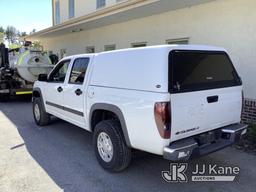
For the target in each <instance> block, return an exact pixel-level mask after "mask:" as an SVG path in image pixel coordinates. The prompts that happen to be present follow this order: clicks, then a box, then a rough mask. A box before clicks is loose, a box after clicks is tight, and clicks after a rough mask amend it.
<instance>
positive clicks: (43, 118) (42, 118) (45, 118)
mask: <svg viewBox="0 0 256 192" xmlns="http://www.w3.org/2000/svg"><path fill="white" fill-rule="evenodd" d="M36 105H37V106H38V108H39V113H40V114H39V116H38V117H39V118H37V117H36V114H35V106H36ZM33 116H34V119H35V122H36V124H37V125H39V126H46V125H49V123H50V114H49V113H47V112H46V111H45V108H44V104H43V102H42V99H41V98H33Z"/></svg>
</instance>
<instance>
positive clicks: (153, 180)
mask: <svg viewBox="0 0 256 192" xmlns="http://www.w3.org/2000/svg"><path fill="white" fill-rule="evenodd" d="M0 105H1V104H0ZM1 110H2V112H3V113H5V115H6V116H7V117H8V118H9V119H10V120H11V121H12V122H13V123H14V124H15V125H16V127H17V129H18V132H19V134H20V136H21V137H22V138H23V140H24V143H25V146H26V148H27V150H28V152H29V153H30V154H31V156H32V157H33V158H34V160H35V161H36V162H37V163H38V164H39V165H40V166H41V167H42V168H43V169H44V170H45V171H46V172H47V174H48V175H49V176H50V177H51V178H52V180H53V181H54V182H55V183H56V184H57V185H58V186H59V187H60V188H61V189H64V191H68V192H70V191H129V192H130V191H179V192H180V191H226V190H225V189H230V190H231V189H232V190H231V191H241V190H242V189H243V186H240V185H237V186H236V185H235V184H234V183H223V184H222V185H221V187H220V186H219V185H218V184H216V183H204V185H202V184H199V183H192V182H188V183H185V184H183V185H182V184H175V183H167V182H165V181H164V180H163V178H162V176H161V173H162V171H168V170H169V169H170V167H169V163H170V162H168V161H166V160H164V159H163V158H162V157H160V156H156V155H152V154H149V153H144V152H139V151H136V153H135V156H134V157H133V161H132V164H131V166H130V167H129V168H128V169H127V170H125V171H124V172H122V173H118V174H117V173H116V174H114V173H109V172H106V171H105V170H103V169H102V168H101V167H100V165H99V164H98V162H97V160H96V158H95V155H94V151H93V146H92V134H91V133H89V132H87V131H85V130H83V129H81V128H79V127H76V126H74V125H72V124H69V123H67V122H65V121H62V120H59V119H57V118H54V119H53V120H52V123H51V124H50V125H49V126H46V127H39V126H37V125H36V124H35V123H34V119H33V117H32V105H31V103H30V102H25V101H19V102H18V101H17V102H16V101H13V102H8V103H5V104H4V106H1ZM228 150H229V149H228ZM230 153H232V152H229V151H228V152H225V151H224V152H218V153H215V154H212V155H209V156H206V157H202V158H200V159H196V160H193V161H191V162H190V163H189V167H188V170H189V171H188V172H191V171H192V169H193V168H194V165H195V164H196V163H200V164H203V163H213V164H221V165H227V164H229V165H230V162H229V160H230V157H228V156H229V155H230ZM234 163H236V162H234Z"/></svg>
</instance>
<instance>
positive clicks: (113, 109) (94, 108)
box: [89, 103, 131, 147]
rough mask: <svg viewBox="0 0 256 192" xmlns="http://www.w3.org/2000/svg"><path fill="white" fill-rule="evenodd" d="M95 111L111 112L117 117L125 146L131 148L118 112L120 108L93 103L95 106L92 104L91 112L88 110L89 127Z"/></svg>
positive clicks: (123, 121)
mask: <svg viewBox="0 0 256 192" xmlns="http://www.w3.org/2000/svg"><path fill="white" fill-rule="evenodd" d="M95 110H106V111H110V112H113V113H114V114H116V115H117V117H118V119H119V121H120V123H121V128H122V131H123V134H124V138H125V142H126V144H127V146H129V147H131V142H130V138H129V135H128V130H127V127H126V123H125V119H124V116H123V113H122V111H121V110H120V108H119V107H117V106H116V105H112V104H107V103H95V104H93V105H92V107H91V110H90V115H89V123H90V126H91V119H92V114H93V112H94V111H95ZM91 130H92V129H91Z"/></svg>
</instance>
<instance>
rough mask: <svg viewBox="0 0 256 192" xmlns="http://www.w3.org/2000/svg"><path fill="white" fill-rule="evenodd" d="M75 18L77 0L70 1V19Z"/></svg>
mask: <svg viewBox="0 0 256 192" xmlns="http://www.w3.org/2000/svg"><path fill="white" fill-rule="evenodd" d="M73 17H75V0H69V19H71V18H73Z"/></svg>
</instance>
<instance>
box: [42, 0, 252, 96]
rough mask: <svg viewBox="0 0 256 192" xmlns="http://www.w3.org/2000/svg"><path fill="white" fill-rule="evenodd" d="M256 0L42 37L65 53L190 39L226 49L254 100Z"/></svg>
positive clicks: (219, 0) (220, 2) (228, 0)
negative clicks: (64, 50)
mask: <svg viewBox="0 0 256 192" xmlns="http://www.w3.org/2000/svg"><path fill="white" fill-rule="evenodd" d="M255 7H256V1H255V0H216V1H212V2H210V3H206V4H201V5H197V6H193V7H189V8H184V9H179V10H175V11H170V12H165V13H162V14H158V15H152V16H149V17H145V18H140V19H136V20H131V21H127V22H123V23H118V24H113V25H109V26H105V27H101V28H96V29H92V30H88V31H82V32H77V33H70V34H67V35H62V36H57V37H53V38H47V39H40V41H41V42H42V43H43V45H44V48H45V49H46V50H52V51H54V52H55V53H59V52H60V49H66V50H67V55H71V54H78V53H84V52H85V50H86V47H87V46H95V48H96V52H100V51H104V46H105V45H111V44H115V45H116V48H117V49H120V48H127V47H131V43H136V42H147V45H157V44H164V43H166V40H167V39H176V38H189V43H190V44H207V45H216V46H221V47H224V48H226V49H227V50H228V52H229V53H230V55H231V57H232V59H233V61H234V64H235V66H236V68H237V69H238V71H239V74H240V75H241V77H242V79H243V81H244V88H245V97H246V98H252V99H256V88H255V83H256V82H255V76H256V48H255V44H256V25H255V20H256V11H255Z"/></svg>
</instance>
